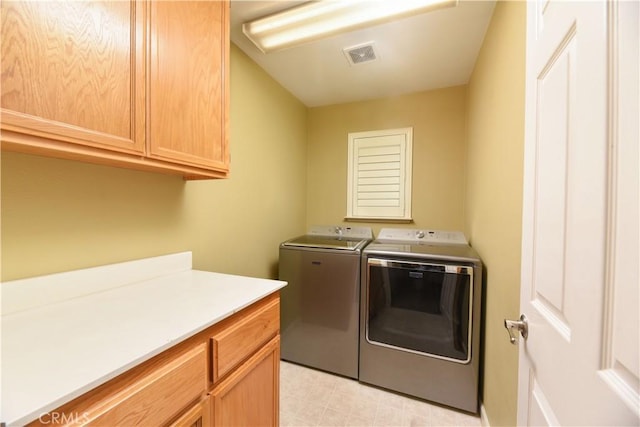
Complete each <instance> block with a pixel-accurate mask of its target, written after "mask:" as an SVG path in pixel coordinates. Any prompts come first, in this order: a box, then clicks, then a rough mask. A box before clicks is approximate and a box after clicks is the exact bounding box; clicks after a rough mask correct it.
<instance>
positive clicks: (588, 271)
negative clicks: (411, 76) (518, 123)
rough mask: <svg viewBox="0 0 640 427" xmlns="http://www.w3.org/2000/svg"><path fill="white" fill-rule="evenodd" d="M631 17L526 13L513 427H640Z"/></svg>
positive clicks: (572, 4) (557, 6)
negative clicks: (524, 326) (519, 333)
mask: <svg viewBox="0 0 640 427" xmlns="http://www.w3.org/2000/svg"><path fill="white" fill-rule="evenodd" d="M639 15H640V12H639V5H638V2H637V1H635V0H633V1H620V2H604V1H585V2H576V1H558V0H549V1H530V2H529V3H528V5H527V81H526V88H527V89H526V91H527V92H526V128H525V129H526V130H525V133H526V139H525V141H526V142H525V176H524V194H523V197H524V202H523V203H524V206H523V212H524V213H523V248H522V283H521V285H522V290H521V301H520V302H521V310H522V313H523V314H524V315H525V316H526V317H527V318H528V338H527V339H526V340H525V339H523V338H522V337H520V338H519V340H518V341H519V346H520V347H519V355H520V356H519V357H520V360H519V363H520V368H519V390H518V393H519V395H518V424H520V425H581V426H582V425H607V426H618V425H639V424H640V397H639V396H640V381H639V378H640V367H639V365H640V355H639V350H638V346H639V336H640V331H639V323H640V322H639V317H638V311H639V306H640V286H639V283H638V264H639V262H640V255H639V252H638V240H639V239H638V234H639V229H638V223H639V221H640V220H639V216H640V214H639V211H638V199H639V189H638V187H639V184H638V169H639V165H640V161H639V158H638V121H639V118H638V117H639V109H638V79H639V76H640V74H639V71H638V50H639V47H638V38H639V34H638V22H639Z"/></svg>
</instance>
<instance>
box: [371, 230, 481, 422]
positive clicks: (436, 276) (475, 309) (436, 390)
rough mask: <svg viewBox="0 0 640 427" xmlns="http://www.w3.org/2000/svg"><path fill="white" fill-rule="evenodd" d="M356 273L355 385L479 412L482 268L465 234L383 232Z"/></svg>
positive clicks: (420, 231)
mask: <svg viewBox="0 0 640 427" xmlns="http://www.w3.org/2000/svg"><path fill="white" fill-rule="evenodd" d="M361 274H362V292H361V304H360V306H361V317H360V322H361V330H360V371H359V379H360V381H362V382H365V383H369V384H373V385H377V386H380V387H384V388H388V389H391V390H395V391H398V392H402V393H406V394H409V395H412V396H416V397H420V398H423V399H427V400H431V401H434V402H438V403H441V404H444V405H448V406H452V407H455V408H458V409H462V410H465V411H468V412H473V413H477V412H478V381H479V377H480V373H479V351H480V319H481V309H482V307H481V304H482V263H481V262H480V259H479V258H478V255H477V254H476V252H475V251H474V250H473V249H472V248H471V247H470V246H469V245H468V244H467V241H466V239H465V238H464V235H463V234H462V233H460V232H445V231H423V230H409V229H383V230H382V231H381V232H380V234H379V236H378V239H377V240H375V241H374V242H372V243H371V244H369V245H368V246H367V247H366V248H365V250H364V251H363V254H362V270H361Z"/></svg>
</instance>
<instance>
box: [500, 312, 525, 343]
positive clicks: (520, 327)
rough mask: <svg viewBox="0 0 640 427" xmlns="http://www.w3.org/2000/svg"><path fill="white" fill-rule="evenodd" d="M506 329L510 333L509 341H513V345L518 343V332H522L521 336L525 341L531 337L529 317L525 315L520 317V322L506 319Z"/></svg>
mask: <svg viewBox="0 0 640 427" xmlns="http://www.w3.org/2000/svg"><path fill="white" fill-rule="evenodd" d="M504 327H505V328H506V329H507V332H508V333H509V341H511V344H515V343H516V336H517V335H518V332H520V335H522V338H524V339H525V340H526V339H527V337H528V336H529V322H528V321H527V316H525V315H524V314H521V315H520V320H507V319H504Z"/></svg>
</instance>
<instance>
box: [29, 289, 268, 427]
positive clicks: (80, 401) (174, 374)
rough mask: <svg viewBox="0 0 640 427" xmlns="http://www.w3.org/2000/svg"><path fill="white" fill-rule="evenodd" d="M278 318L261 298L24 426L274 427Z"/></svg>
mask: <svg viewBox="0 0 640 427" xmlns="http://www.w3.org/2000/svg"><path fill="white" fill-rule="evenodd" d="M279 314H280V296H279V294H278V293H275V294H272V295H269V296H267V297H265V298H263V299H262V300H260V301H258V302H256V303H254V304H253V305H251V306H249V307H247V308H245V309H243V310H241V311H240V312H238V313H236V314H234V315H233V316H231V317H229V318H227V319H225V320H223V321H221V322H220V323H218V324H215V325H213V326H211V327H209V328H207V329H205V330H203V331H202V332H199V333H198V334H196V335H195V336H193V337H191V338H188V339H186V340H185V341H183V342H181V343H179V344H177V345H175V346H174V347H172V348H170V349H168V350H166V351H164V352H163V353H160V354H159V355H157V356H156V357H154V358H152V359H150V360H148V361H146V362H144V363H142V364H141V365H138V366H136V367H134V368H132V369H131V370H129V371H127V372H125V373H124V374H122V375H120V376H118V377H116V378H114V379H113V380H111V381H109V382H107V383H105V384H103V385H101V386H99V387H97V388H95V389H93V390H91V391H89V392H88V393H86V394H84V395H82V396H80V397H78V398H77V399H75V400H73V401H71V402H68V403H66V404H64V405H63V406H61V407H59V408H56V409H55V410H53V411H50V412H49V413H47V414H42V416H40V417H39V418H38V419H36V420H35V421H33V422H32V423H30V424H29V426H45V425H46V426H52V425H55V426H63V425H64V426H78V425H87V426H162V425H165V426H166V425H168V426H173V427H208V426H225V427H227V426H247V427H249V426H251V427H255V426H271V427H275V426H278V412H279V399H280V396H279V372H280V335H279V333H280V330H279V325H280V319H279ZM216 343H217V344H216ZM214 347H217V351H214ZM218 355H220V356H221V357H222V360H226V361H227V362H225V363H223V365H222V366H224V368H223V369H222V370H218V367H219V364H218V360H217V357H218ZM214 372H217V373H216V374H214Z"/></svg>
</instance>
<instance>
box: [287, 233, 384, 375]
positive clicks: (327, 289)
mask: <svg viewBox="0 0 640 427" xmlns="http://www.w3.org/2000/svg"><path fill="white" fill-rule="evenodd" d="M372 238H373V234H372V232H371V228H368V227H340V226H314V227H311V229H310V230H309V232H308V233H307V234H306V235H303V236H299V237H296V238H294V239H291V240H288V241H286V242H284V243H282V244H281V245H280V262H279V264H280V268H279V270H280V272H279V276H280V280H285V281H287V282H288V285H287V286H285V287H284V288H283V289H282V291H281V293H280V307H281V308H280V325H281V326H280V334H281V345H280V357H281V358H282V359H283V360H288V361H291V362H295V363H299V364H302V365H306V366H310V367H313V368H317V369H322V370H324V371H328V372H332V373H336V374H340V375H344V376H346V377H351V378H357V377H358V339H359V335H358V331H359V327H358V317H359V310H358V307H359V298H360V256H361V253H362V249H363V248H364V247H365V245H366V244H367V243H369V242H370V241H371V239H372Z"/></svg>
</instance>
